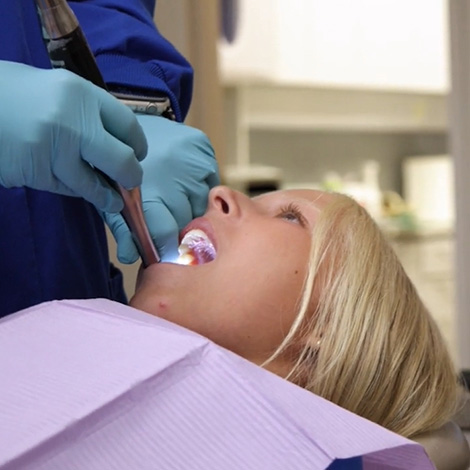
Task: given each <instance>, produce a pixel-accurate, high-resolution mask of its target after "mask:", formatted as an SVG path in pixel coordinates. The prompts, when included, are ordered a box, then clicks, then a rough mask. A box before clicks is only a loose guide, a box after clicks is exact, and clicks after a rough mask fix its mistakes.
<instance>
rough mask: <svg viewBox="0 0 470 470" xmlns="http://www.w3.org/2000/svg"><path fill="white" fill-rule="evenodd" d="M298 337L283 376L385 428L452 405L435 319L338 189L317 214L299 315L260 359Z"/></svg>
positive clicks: (452, 375) (433, 415)
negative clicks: (296, 349)
mask: <svg viewBox="0 0 470 470" xmlns="http://www.w3.org/2000/svg"><path fill="white" fill-rule="evenodd" d="M312 296H313V298H312ZM312 304H313V305H314V308H313V309H312ZM312 310H313V312H312ZM299 338H302V341H303V343H302V344H303V345H305V346H304V347H303V348H302V350H301V352H300V354H299V355H298V357H297V361H296V363H295V365H294V367H293V369H292V371H291V373H290V374H289V376H288V378H289V380H291V381H293V382H295V383H298V384H299V385H301V386H302V387H304V388H306V389H308V390H310V391H312V392H314V393H315V394H317V395H319V396H322V397H324V398H326V399H328V400H330V401H332V402H334V403H336V404H338V405H339V406H341V407H343V408H346V409H348V410H350V411H352V412H354V413H356V414H358V415H361V416H363V417H365V418H367V419H369V420H371V421H374V422H376V423H378V424H380V425H382V426H384V427H386V428H388V429H390V430H391V431H394V432H397V433H399V434H401V435H403V436H406V437H410V436H413V435H415V434H417V433H421V432H424V431H428V430H432V429H435V428H437V427H439V426H441V425H442V424H444V423H445V422H446V421H447V420H449V419H450V418H451V416H452V415H453V414H454V413H455V411H456V406H457V396H458V385H457V374H456V372H455V370H454V366H453V364H452V361H451V358H450V356H449V353H448V351H447V348H446V345H445V343H444V340H443V338H442V337H441V334H440V332H439V330H438V328H437V326H436V324H435V322H434V321H433V319H432V318H431V315H430V314H429V312H428V310H427V309H426V307H425V306H424V304H423V302H422V301H421V299H420V298H419V296H418V294H417V292H416V290H415V288H414V286H413V284H412V283H411V281H410V279H409V278H408V276H407V275H406V273H405V271H404V269H403V267H402V265H401V263H400V262H399V260H398V258H397V256H396V254H395V252H394V251H393V248H392V247H391V246H390V244H389V243H388V241H387V240H386V239H385V237H384V236H383V234H382V233H381V231H380V229H379V228H378V227H377V225H376V224H375V223H374V221H373V220H372V219H371V217H370V216H369V215H368V213H367V212H366V211H365V210H364V209H363V208H362V207H361V206H359V205H358V204H357V203H356V202H354V201H353V200H352V199H350V198H349V197H347V196H344V195H339V194H336V195H334V196H333V197H332V202H331V203H330V204H328V205H327V206H326V207H325V208H324V209H323V210H322V212H321V214H320V215H319V218H318V220H317V222H316V224H315V228H314V230H313V235H312V246H311V251H310V264H309V270H308V275H307V279H306V281H305V286H304V292H303V296H302V301H301V305H300V308H299V314H298V316H297V318H296V320H295V322H294V324H293V325H292V327H291V330H290V331H289V333H288V335H287V336H286V338H285V340H284V341H283V343H282V344H281V345H280V347H279V348H278V350H277V351H276V352H275V353H274V354H273V356H271V358H270V360H269V361H271V360H272V359H273V358H275V357H277V356H279V354H281V353H282V352H283V351H286V350H288V349H289V347H290V346H291V345H292V344H293V343H294V342H296V341H297V340H298V339H299ZM269 361H268V362H269Z"/></svg>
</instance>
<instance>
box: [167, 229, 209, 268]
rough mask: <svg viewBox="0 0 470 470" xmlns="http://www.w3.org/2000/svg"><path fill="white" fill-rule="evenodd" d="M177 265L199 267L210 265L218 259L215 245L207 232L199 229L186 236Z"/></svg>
mask: <svg viewBox="0 0 470 470" xmlns="http://www.w3.org/2000/svg"><path fill="white" fill-rule="evenodd" d="M178 253H179V256H178V259H177V260H176V263H177V264H184V265H190V266H197V265H201V264H206V263H210V262H211V261H213V260H214V259H215V257H216V250H215V247H214V245H213V243H212V242H211V241H210V239H209V237H208V236H207V235H206V233H205V232H203V231H202V230H199V229H194V230H190V231H189V232H188V233H186V234H185V236H184V237H183V239H182V240H181V243H180V246H179V247H178Z"/></svg>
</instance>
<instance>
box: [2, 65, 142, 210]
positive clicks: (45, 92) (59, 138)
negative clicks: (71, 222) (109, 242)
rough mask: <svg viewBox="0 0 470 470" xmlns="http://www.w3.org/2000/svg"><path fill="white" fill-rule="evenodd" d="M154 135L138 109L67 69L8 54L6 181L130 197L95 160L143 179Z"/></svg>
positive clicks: (131, 180) (99, 196) (118, 174)
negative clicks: (113, 185)
mask: <svg viewBox="0 0 470 470" xmlns="http://www.w3.org/2000/svg"><path fill="white" fill-rule="evenodd" d="M146 152H147V142H146V140H145V136H144V134H143V132H142V129H141V127H140V126H139V123H138V121H137V119H136V118H135V116H134V114H133V113H132V111H131V110H129V109H128V108H127V107H126V106H124V105H123V104H122V103H120V102H119V101H118V100H117V99H115V98H114V97H113V96H111V95H110V94H109V93H107V92H106V91H105V90H102V89H101V88H99V87H97V86H95V85H93V84H92V83H91V82H89V81H87V80H84V79H83V78H80V77H78V76H77V75H75V74H73V73H71V72H68V71H66V70H43V69H38V68H34V67H30V66H28V65H23V64H18V63H14V62H7V61H0V185H2V186H4V187H6V188H11V187H18V186H28V187H30V188H34V189H40V190H44V191H50V192H54V193H59V194H64V195H67V196H81V197H83V198H85V199H87V200H88V201H90V202H91V203H93V204H94V205H95V206H96V207H97V208H99V209H101V210H106V211H111V212H112V211H116V212H117V211H120V210H121V209H122V207H123V202H122V199H121V197H120V196H119V195H118V193H117V192H116V191H115V190H114V189H111V187H110V186H109V185H108V184H107V183H106V182H105V180H104V178H103V177H102V176H101V175H100V174H99V173H98V172H96V171H95V170H94V169H93V168H92V166H91V165H93V166H94V167H96V168H99V169H100V170H102V171H103V172H104V173H106V174H107V175H109V176H110V177H111V178H112V179H113V180H115V181H117V182H119V183H121V184H122V185H123V186H124V187H126V188H130V187H134V186H138V185H139V184H140V183H141V180H142V168H141V166H140V164H139V162H138V160H141V159H142V158H144V157H145V155H146Z"/></svg>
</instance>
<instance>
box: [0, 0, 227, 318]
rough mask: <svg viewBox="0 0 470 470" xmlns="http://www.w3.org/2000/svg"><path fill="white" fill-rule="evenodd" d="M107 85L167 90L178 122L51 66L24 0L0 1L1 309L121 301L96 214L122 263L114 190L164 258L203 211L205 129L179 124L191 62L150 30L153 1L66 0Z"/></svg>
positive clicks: (124, 250) (125, 235)
mask: <svg viewBox="0 0 470 470" xmlns="http://www.w3.org/2000/svg"><path fill="white" fill-rule="evenodd" d="M69 5H70V6H71V7H72V9H73V10H74V13H75V15H76V16H77V18H78V20H79V22H80V24H81V26H82V29H83V31H84V33H85V35H86V37H87V40H88V42H89V44H90V47H91V49H92V50H93V52H94V54H95V57H96V60H97V63H98V66H99V68H100V71H101V73H102V75H103V78H104V80H105V82H106V84H107V86H108V88H109V89H110V91H114V92H119V93H124V94H126V95H129V96H134V95H143V96H144V97H146V98H148V99H149V100H150V101H151V100H152V99H153V98H156V97H160V96H162V95H163V96H165V97H167V98H169V100H170V102H171V107H172V110H173V113H174V115H175V117H176V121H179V122H175V121H171V120H169V119H166V118H164V117H161V116H154V115H145V114H134V113H133V112H132V111H131V110H130V109H128V108H127V107H126V106H124V105H123V104H122V103H120V102H119V101H118V100H117V99H116V98H114V97H113V96H112V95H111V94H109V93H107V92H106V91H104V90H102V89H101V88H98V87H96V86H95V85H93V84H92V83H90V82H88V81H86V80H84V79H82V78H80V77H78V76H76V75H74V74H72V73H70V72H68V71H65V70H51V67H50V61H49V57H48V56H47V53H46V49H45V46H44V43H43V41H42V36H41V30H40V26H39V21H38V17H37V13H36V9H35V3H34V1H33V0H15V1H14V2H0V220H1V227H0V317H1V316H4V315H7V314H9V313H12V312H15V311H17V310H20V309H22V308H25V307H28V306H31V305H35V304H37V303H40V302H43V301H46V300H53V299H64V298H94V297H106V298H109V299H112V300H117V301H120V302H126V301H127V299H126V297H125V294H124V290H123V285H122V275H121V273H120V272H119V271H118V270H117V269H116V268H115V267H114V266H113V265H112V264H111V263H110V261H109V256H108V247H107V242H106V235H105V229H104V224H103V219H104V220H105V221H106V223H107V224H108V226H109V227H110V229H111V231H112V232H113V235H114V237H115V238H116V241H117V246H118V258H119V260H120V261H121V262H123V263H133V262H135V261H136V260H137V259H138V253H137V249H136V247H135V245H134V243H133V241H132V237H131V235H130V233H129V231H128V229H127V227H126V225H125V223H124V221H123V219H122V217H121V216H120V215H119V213H118V212H119V211H120V210H121V209H122V205H123V204H122V200H121V198H120V196H119V195H118V194H117V193H116V192H115V191H114V190H113V189H112V188H111V187H110V186H109V185H108V184H107V183H106V182H105V181H104V179H103V178H102V177H101V176H100V175H99V174H98V173H97V172H96V171H94V169H93V168H94V167H95V168H98V169H100V170H102V171H103V172H104V173H106V174H107V175H109V176H110V177H111V178H112V179H114V180H115V181H117V182H118V183H120V184H122V185H123V186H124V187H127V188H131V187H135V186H137V185H141V192H142V199H143V204H144V212H145V217H146V220H147V224H148V227H149V230H150V232H151V235H152V238H153V240H154V242H155V244H156V246H157V248H158V250H159V253H160V255H161V256H162V258H163V259H165V258H167V257H169V256H171V255H172V254H173V253H174V252H175V251H176V247H177V243H178V231H179V229H180V228H182V227H183V226H185V225H186V224H187V223H188V222H189V221H190V220H191V219H192V218H194V217H196V216H199V215H201V214H203V213H204V211H205V209H206V204H207V197H208V192H209V190H210V188H211V187H213V186H214V185H216V184H218V182H219V178H218V169H217V162H216V160H215V156H214V151H213V149H212V146H211V144H210V142H209V140H208V138H207V137H206V136H205V135H204V134H203V133H202V132H200V131H198V130H197V129H193V128H191V127H188V126H186V125H184V124H182V123H181V121H182V120H183V119H184V117H185V115H186V113H187V111H188V108H189V105H190V100H191V92H192V69H191V66H190V65H189V64H188V63H187V61H186V60H185V59H184V58H183V57H182V56H181V55H180V54H179V53H178V52H177V51H176V50H175V49H174V48H173V46H172V45H171V44H170V43H168V42H167V41H166V40H165V39H164V38H163V37H162V36H161V35H160V34H159V33H158V31H157V29H156V27H155V25H154V23H153V9H154V6H155V2H154V1H152V0H109V1H107V2H102V1H99V0H82V1H70V2H69Z"/></svg>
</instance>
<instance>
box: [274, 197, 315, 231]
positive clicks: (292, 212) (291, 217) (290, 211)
mask: <svg viewBox="0 0 470 470" xmlns="http://www.w3.org/2000/svg"><path fill="white" fill-rule="evenodd" d="M276 217H278V218H280V219H285V220H287V221H289V222H293V223H296V224H299V225H300V226H301V227H307V225H308V224H307V219H306V218H305V217H304V215H303V214H302V212H301V211H300V209H299V207H298V206H297V205H295V204H294V203H292V202H291V203H290V204H287V205H286V206H283V207H281V208H280V209H279V212H278V213H277V215H276Z"/></svg>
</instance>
